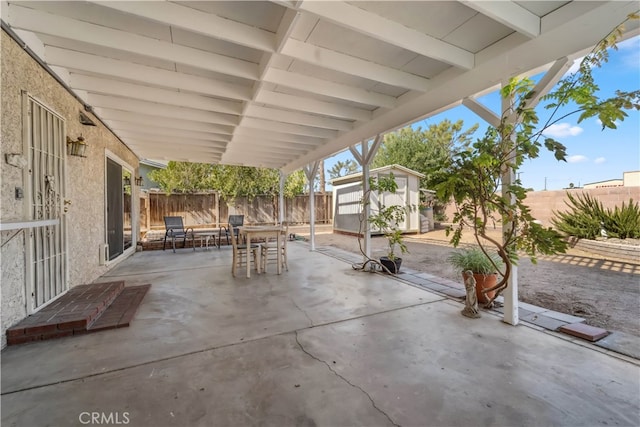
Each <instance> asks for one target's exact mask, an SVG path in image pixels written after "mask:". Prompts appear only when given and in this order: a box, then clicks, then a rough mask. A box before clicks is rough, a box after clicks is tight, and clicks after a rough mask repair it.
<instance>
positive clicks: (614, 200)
mask: <svg viewBox="0 0 640 427" xmlns="http://www.w3.org/2000/svg"><path fill="white" fill-rule="evenodd" d="M568 191H570V192H571V194H572V195H574V196H575V195H577V194H582V193H586V194H589V195H590V196H593V197H595V198H597V199H598V200H599V201H600V202H601V203H602V205H603V206H604V207H605V208H611V209H613V208H614V207H615V206H621V205H622V203H623V202H624V203H628V202H629V199H633V200H634V202H638V201H640V187H607V188H589V189H574V190H555V191H532V192H530V193H529V194H528V195H527V199H526V200H525V203H526V204H527V206H529V208H531V214H532V215H533V217H534V218H536V219H538V220H540V221H542V224H543V225H545V226H547V227H550V226H552V224H551V218H553V212H554V211H559V212H564V211H568V210H569V208H568V207H567V205H566V204H565V201H568V199H567V196H566V195H567V192H568ZM453 213H454V207H453V203H450V204H449V205H448V206H447V209H446V215H447V218H448V220H449V221H451V219H452V218H453Z"/></svg>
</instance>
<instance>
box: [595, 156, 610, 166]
mask: <svg viewBox="0 0 640 427" xmlns="http://www.w3.org/2000/svg"><path fill="white" fill-rule="evenodd" d="M606 161H607V159H605V158H604V157H598V158H597V159H595V160H594V161H593V163H595V164H596V165H601V164H602V163H604V162H606Z"/></svg>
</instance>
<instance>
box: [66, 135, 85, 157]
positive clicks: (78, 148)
mask: <svg viewBox="0 0 640 427" xmlns="http://www.w3.org/2000/svg"><path fill="white" fill-rule="evenodd" d="M86 149H87V143H86V142H84V138H83V137H82V135H80V136H79V137H78V139H77V140H75V141H74V140H72V139H71V138H69V137H68V136H67V154H68V155H70V156H77V157H87V156H85V155H84V152H85V150H86Z"/></svg>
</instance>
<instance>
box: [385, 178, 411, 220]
mask: <svg viewBox="0 0 640 427" xmlns="http://www.w3.org/2000/svg"><path fill="white" fill-rule="evenodd" d="M395 179H396V183H397V184H398V189H397V190H396V192H395V193H384V194H383V195H382V197H381V199H382V200H381V202H382V204H383V205H385V206H393V205H398V206H407V205H408V204H409V203H408V202H407V197H408V196H407V178H402V177H395ZM407 218H408V215H405V220H404V221H403V222H401V223H399V224H398V228H399V229H401V230H407V228H408V227H407V225H408V223H407Z"/></svg>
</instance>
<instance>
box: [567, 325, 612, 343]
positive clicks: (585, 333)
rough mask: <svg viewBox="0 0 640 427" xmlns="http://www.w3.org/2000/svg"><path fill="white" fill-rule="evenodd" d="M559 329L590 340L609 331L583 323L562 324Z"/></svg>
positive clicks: (594, 339)
mask: <svg viewBox="0 0 640 427" xmlns="http://www.w3.org/2000/svg"><path fill="white" fill-rule="evenodd" d="M559 331H560V332H564V333H565V334H568V335H572V336H574V337H578V338H582V339H585V340H587V341H591V342H595V341H598V340H600V339H602V338H604V337H606V336H607V335H609V331H607V330H606V329H602V328H596V327H595V326H589V325H585V324H584V323H572V324H570V325H564V326H561V327H560V329H559Z"/></svg>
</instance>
